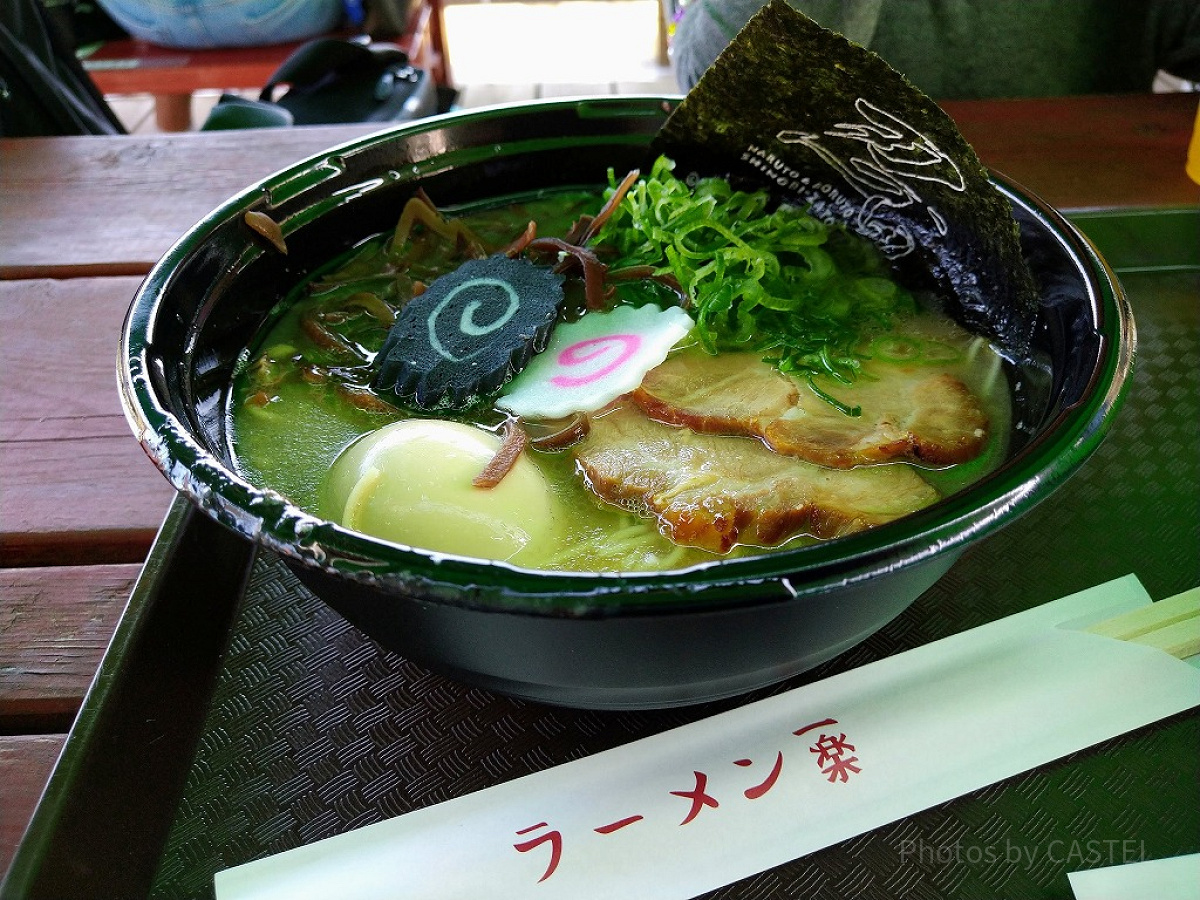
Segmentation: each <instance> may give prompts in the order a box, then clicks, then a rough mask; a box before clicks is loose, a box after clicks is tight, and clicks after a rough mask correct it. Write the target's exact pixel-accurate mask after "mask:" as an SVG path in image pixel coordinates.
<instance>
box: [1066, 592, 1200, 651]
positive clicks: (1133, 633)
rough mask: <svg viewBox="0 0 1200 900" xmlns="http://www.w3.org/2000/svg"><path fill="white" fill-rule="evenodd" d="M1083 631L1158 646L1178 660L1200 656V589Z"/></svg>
mask: <svg viewBox="0 0 1200 900" xmlns="http://www.w3.org/2000/svg"><path fill="white" fill-rule="evenodd" d="M1084 631H1088V632H1091V633H1092V634H1099V635H1103V636H1104V637H1111V638H1116V639H1117V640H1120V641H1133V642H1134V643H1138V644H1146V645H1147V646H1150V647H1156V648H1158V649H1159V650H1163V651H1165V652H1166V653H1170V654H1171V655H1172V656H1174V657H1175V658H1176V659H1187V658H1188V657H1189V656H1195V655H1196V654H1198V653H1200V587H1194V588H1192V589H1191V590H1190V591H1184V592H1183V593H1182V594H1176V595H1175V596H1174V597H1168V598H1166V599H1165V600H1159V601H1158V602H1157V603H1151V604H1150V605H1149V606H1143V607H1141V608H1139V609H1135V610H1132V611H1130V612H1127V613H1123V614H1122V615H1119V616H1114V617H1113V618H1111V619H1105V620H1104V621H1103V622H1097V623H1096V624H1095V625H1092V626H1091V627H1090V628H1085V629H1084Z"/></svg>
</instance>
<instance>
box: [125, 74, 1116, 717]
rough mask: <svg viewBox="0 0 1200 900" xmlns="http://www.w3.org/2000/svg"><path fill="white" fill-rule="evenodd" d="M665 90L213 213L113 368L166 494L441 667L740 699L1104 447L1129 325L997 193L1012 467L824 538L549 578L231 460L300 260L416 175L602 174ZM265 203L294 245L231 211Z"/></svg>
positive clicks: (474, 136) (650, 128) (511, 178)
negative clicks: (256, 361) (1029, 300)
mask: <svg viewBox="0 0 1200 900" xmlns="http://www.w3.org/2000/svg"><path fill="white" fill-rule="evenodd" d="M672 102H673V101H671V100H664V99H662V98H602V99H589V100H582V101H581V100H573V101H559V102H548V103H542V104H532V105H523V106H516V107H505V108H495V109H490V110H482V111H476V112H468V113H463V114H456V115H451V116H446V117H441V118H438V119H433V120H428V121H426V122H423V123H418V124H415V125H410V126H406V127H401V128H397V129H395V130H392V131H386V132H382V133H380V134H377V135H373V136H370V137H366V138H363V139H362V140H359V141H355V142H353V143H349V144H346V145H343V146H340V147H337V148H334V149H332V150H330V151H329V152H327V153H324V154H321V155H320V156H316V157H313V158H311V159H309V160H307V161H305V162H302V163H299V164H297V165H295V166H292V167H290V168H288V169H286V170H284V171H282V172H280V173H278V174H276V175H273V176H271V177H270V178H267V179H266V180H265V181H263V182H261V183H259V184H257V185H254V186H252V187H250V188H248V189H247V190H245V191H244V192H242V193H241V194H239V195H238V196H236V197H234V198H233V199H231V200H230V201H228V202H227V203H225V204H224V205H222V206H221V207H220V208H218V209H216V210H214V211H213V212H212V213H211V214H210V215H209V216H207V217H206V218H205V219H204V220H203V221H202V222H200V223H199V224H198V225H197V226H196V227H195V228H193V229H192V230H191V231H189V232H188V233H187V234H186V235H185V236H184V237H183V238H182V239H181V240H180V241H179V242H178V243H177V244H176V245H175V246H174V247H173V248H172V249H171V250H170V251H169V252H168V253H167V255H166V256H165V257H164V258H163V259H162V260H161V261H160V262H159V264H158V265H157V266H155V268H154V269H153V271H152V272H151V273H150V275H149V276H148V277H147V279H146V281H145V283H144V284H143V285H142V287H141V288H140V290H139V291H138V294H137V297H136V298H135V300H134V302H133V306H132V308H131V309H130V312H129V316H128V319H127V321H126V325H125V331H124V335H123V342H122V348H121V359H120V363H119V369H120V381H121V394H122V400H123V402H124V406H125V410H126V414H127V417H128V418H129V421H130V423H131V426H132V428H133V430H134V432H135V433H136V435H137V436H138V438H139V440H140V441H141V443H142V445H143V446H144V448H145V449H146V452H147V453H148V454H149V455H150V457H151V458H152V459H153V460H154V461H155V462H156V463H157V464H158V465H159V467H160V468H161V469H162V471H163V473H164V474H165V475H166V476H167V478H168V479H170V481H171V482H172V483H173V484H174V485H175V487H176V488H177V489H178V490H180V491H181V492H183V493H184V494H185V495H186V496H188V497H189V498H190V499H191V500H192V501H193V502H195V503H196V504H197V505H198V506H199V507H200V508H201V509H202V510H204V511H205V512H206V513H207V514H208V515H210V516H212V517H213V518H215V519H217V520H218V521H220V522H223V523H225V524H226V525H228V526H229V527H231V528H233V529H235V530H236V531H238V532H240V533H242V534H244V535H245V536H246V537H247V538H249V539H251V540H253V541H256V542H257V543H258V544H260V545H262V546H264V547H267V548H269V549H270V550H272V551H274V552H276V553H278V554H279V555H280V556H281V557H282V558H283V559H284V560H285V561H286V563H287V564H288V565H289V566H291V567H292V568H293V569H294V570H295V572H296V573H297V575H298V576H299V578H300V579H301V580H302V581H303V583H304V584H306V585H307V586H308V587H310V588H311V589H312V590H313V591H314V592H315V593H316V594H317V595H318V596H320V597H321V598H323V599H324V600H325V601H326V602H327V603H329V604H330V605H331V606H333V607H334V608H335V609H337V610H338V611H340V612H341V613H342V614H343V615H344V616H345V617H346V618H347V619H349V620H350V621H351V622H352V623H354V624H355V625H357V626H358V627H360V628H361V629H362V630H363V631H364V632H366V633H367V634H369V635H371V636H372V637H373V638H375V639H376V640H378V641H379V642H380V643H381V644H383V645H385V646H387V647H389V648H392V649H394V650H396V651H399V652H400V653H402V654H404V655H407V656H409V657H411V658H413V659H414V660H416V661H418V662H421V663H423V664H425V665H428V666H429V667H431V668H434V669H436V670H439V671H442V672H444V673H446V674H449V675H451V676H452V677H456V678H459V679H461V680H463V681H467V682H470V683H473V684H478V685H482V686H485V687H488V688H492V689H495V690H497V691H501V692H505V693H510V694H514V695H518V696H522V697H528V698H533V699H538V700H544V701H547V702H551V703H558V704H566V705H574V706H585V707H601V708H619V707H656V706H670V705H678V704H686V703H694V702H700V701H705V700H712V699H716V698H720V697H726V696H730V695H734V694H737V693H741V692H744V691H747V690H750V689H751V688H755V687H758V686H761V685H765V684H769V683H772V682H775V681H778V680H780V679H783V678H786V677H788V676H790V675H793V674H795V673H797V672H801V671H803V670H805V669H807V668H809V667H811V666H814V665H816V664H817V663H820V662H822V661H824V660H826V659H829V658H830V657H832V656H834V655H835V654H837V653H839V652H840V651H842V650H845V649H846V648H848V647H850V646H852V645H854V644H855V643H857V642H859V641H861V640H863V639H864V638H865V637H867V636H868V635H870V634H871V633H872V632H874V631H875V630H877V629H878V628H880V627H881V626H882V625H884V624H885V623H886V622H888V621H889V620H890V619H892V618H893V617H894V616H895V615H897V614H898V613H899V612H900V611H901V610H903V609H904V608H905V607H906V606H908V605H909V604H910V603H911V602H912V601H913V600H914V599H916V597H917V596H918V595H920V594H921V593H922V592H923V591H924V590H925V589H926V588H928V587H929V586H930V585H932V584H933V583H934V582H935V581H936V580H937V579H938V578H939V577H941V575H942V574H943V573H945V572H946V570H947V569H948V568H949V567H950V566H951V565H952V564H953V563H954V561H955V559H956V558H957V557H958V556H959V554H960V553H961V552H962V551H963V549H964V548H966V547H967V546H968V545H969V544H970V543H972V542H974V541H977V540H979V539H981V538H983V537H985V536H987V535H989V534H991V533H992V532H994V531H995V530H996V529H998V528H1001V527H1003V526H1004V525H1005V524H1007V523H1008V522H1011V521H1012V520H1013V519H1015V518H1016V517H1018V516H1020V515H1021V514H1023V513H1024V512H1026V511H1028V510H1029V509H1031V508H1032V507H1033V506H1034V505H1035V504H1037V503H1038V502H1040V501H1041V500H1043V499H1044V498H1045V497H1046V496H1047V495H1049V494H1050V493H1051V492H1052V491H1053V490H1054V489H1055V488H1056V487H1057V486H1059V485H1060V484H1061V483H1062V482H1063V481H1064V479H1066V478H1067V477H1069V476H1070V475H1071V474H1072V473H1073V472H1074V471H1075V470H1076V469H1077V468H1078V467H1079V465H1080V464H1081V463H1082V462H1083V461H1084V459H1086V458H1087V456H1088V455H1089V454H1090V453H1091V452H1092V451H1093V450H1094V449H1095V448H1096V446H1097V445H1098V443H1099V442H1100V440H1101V437H1102V435H1103V434H1104V432H1105V431H1106V428H1107V425H1108V423H1109V421H1110V419H1111V417H1112V415H1113V413H1114V411H1115V409H1116V407H1117V406H1118V404H1119V401H1120V399H1121V397H1122V395H1123V391H1124V385H1125V383H1126V378H1127V376H1128V374H1129V369H1130V365H1131V360H1132V354H1133V347H1134V334H1133V322H1132V319H1131V316H1130V312H1129V309H1128V307H1127V305H1126V303H1125V300H1124V298H1123V296H1122V294H1121V292H1120V290H1119V288H1118V286H1117V284H1116V281H1115V279H1114V278H1113V276H1112V274H1111V273H1110V272H1109V270H1108V268H1107V267H1106V266H1105V264H1104V263H1103V262H1102V261H1101V260H1100V259H1099V257H1098V256H1097V255H1096V253H1095V252H1094V250H1093V249H1092V248H1091V246H1090V245H1089V244H1088V243H1087V242H1086V241H1085V240H1084V239H1083V238H1082V237H1081V236H1080V235H1079V234H1078V232H1077V231H1076V230H1075V229H1074V228H1073V227H1072V226H1071V225H1070V224H1068V223H1067V222H1066V221H1065V220H1064V219H1063V218H1062V217H1061V216H1059V215H1058V214H1057V213H1055V212H1054V211H1052V210H1050V209H1049V208H1047V207H1046V206H1045V205H1044V204H1043V203H1041V202H1039V201H1038V200H1037V199H1035V198H1033V197H1030V196H1028V195H1027V194H1025V193H1024V192H1022V191H1020V190H1019V189H1017V188H1015V187H1013V186H1012V185H1010V184H1007V183H1006V182H1005V181H1004V180H1003V179H1001V178H998V177H997V178H996V179H995V180H996V184H997V186H998V187H999V189H1000V190H1001V191H1002V192H1003V193H1004V194H1005V195H1006V196H1007V197H1008V198H1009V199H1010V200H1011V202H1012V205H1013V208H1014V211H1015V213H1016V216H1017V218H1018V220H1019V222H1020V225H1021V229H1022V236H1023V241H1024V245H1025V249H1026V253H1027V256H1028V258H1029V261H1030V265H1031V266H1032V268H1033V270H1034V272H1035V275H1036V277H1037V280H1038V283H1039V285H1040V287H1041V299H1042V308H1041V313H1040V321H1039V326H1038V329H1037V336H1036V355H1035V359H1036V362H1035V363H1033V364H1030V365H1028V366H1024V367H1021V368H1020V369H1014V370H1013V371H1012V372H1010V373H1009V377H1010V383H1011V386H1012V389H1013V392H1014V394H1013V396H1014V404H1015V415H1014V427H1013V433H1012V438H1011V445H1012V449H1011V453H1010V455H1009V458H1008V460H1007V461H1006V462H1005V463H1004V464H1003V466H1002V467H1000V468H999V469H998V470H997V471H996V472H994V473H993V474H992V475H990V476H989V477H987V478H985V479H984V480H982V481H981V482H979V483H977V484H975V485H974V486H973V487H971V488H970V489H969V490H967V491H964V492H962V493H960V494H957V495H955V496H952V497H950V498H948V499H946V500H943V501H941V502H939V503H938V504H936V505H934V506H932V507H930V508H928V509H925V510H923V511H921V512H919V513H917V514H915V515H912V516H909V517H907V518H904V519H902V520H899V521H897V522H894V523H890V524H888V525H885V526H882V527H879V528H877V529H874V530H871V531H868V532H866V533H863V534H858V535H855V536H852V537H847V538H843V539H840V540H837V541H833V542H829V543H827V544H824V545H820V546H811V547H805V548H801V549H796V550H792V551H787V552H781V553H775V554H769V555H764V556H760V557H751V558H745V559H737V560H722V561H718V562H713V563H708V564H705V565H701V566H697V567H693V568H690V569H685V570H678V571H668V572H661V573H653V574H621V575H614V574H595V573H548V572H535V571H530V570H524V569H519V568H516V567H513V566H511V565H507V564H504V563H496V562H485V561H480V560H474V559H465V558H458V557H453V556H447V555H443V554H435V553H431V552H427V551H423V550H419V549H413V548H409V547H403V546H399V545H396V544H391V543H388V542H385V541H380V540H375V539H372V538H369V537H366V536H364V535H361V534H357V533H354V532H350V531H348V530H346V529H344V528H342V527H340V526H337V525H334V524H333V523H331V522H328V521H324V520H321V519H318V518H314V517H313V516H311V515H308V514H306V513H304V512H301V511H300V510H299V509H297V508H296V507H295V506H293V505H291V504H290V503H289V502H288V501H287V500H286V499H285V498H283V497H281V496H279V495H278V494H275V493H273V492H270V491H266V490H262V489H260V488H259V487H256V486H255V485H252V484H249V483H247V482H246V481H245V480H243V479H242V478H241V477H239V476H238V475H237V474H236V473H235V472H234V471H233V470H232V469H231V467H230V464H229V454H228V451H227V443H226V441H227V436H226V433H225V419H224V410H225V404H226V395H227V391H228V388H229V384H230V381H231V377H232V374H233V371H234V367H235V364H236V363H237V361H238V358H239V355H240V354H241V353H242V352H243V350H244V349H245V348H246V347H247V346H249V345H251V344H252V343H253V342H254V340H255V337H256V335H257V334H258V332H259V330H260V328H261V327H262V326H263V324H264V322H265V321H266V320H267V319H268V317H269V314H270V313H271V310H272V308H273V307H274V306H275V305H276V304H277V303H278V302H279V301H280V300H281V298H283V297H284V295H285V294H286V293H287V292H288V290H289V289H290V288H291V287H292V286H293V285H295V284H296V283H297V282H298V281H300V280H301V279H303V278H304V277H305V276H306V275H307V274H308V273H309V272H310V271H311V270H312V269H314V268H315V267H317V266H318V265H319V264H321V263H323V262H325V261H326V260H329V259H330V258H332V257H333V256H334V255H336V254H338V253H339V252H341V251H342V250H344V249H346V248H348V247H349V246H350V245H352V244H354V243H355V242H357V241H358V240H360V239H362V238H363V237H365V236H367V235H369V234H373V233H376V232H380V231H384V230H390V229H391V228H392V227H393V226H394V223H395V220H396V217H397V215H398V211H399V209H400V208H401V206H402V205H403V202H404V200H405V199H407V198H408V196H410V195H411V194H412V192H413V191H414V190H415V189H416V188H417V187H418V186H423V187H425V188H426V189H427V190H428V192H429V194H430V195H431V196H433V197H436V198H438V202H439V203H440V204H446V205H450V204H454V203H459V202H465V201H469V200H476V199H480V198H485V197H490V196H499V195H506V194H510V193H513V192H518V191H522V190H528V189H533V188H539V187H552V186H559V185H564V186H565V185H599V184H602V183H604V181H605V178H606V173H607V170H608V169H609V167H613V168H615V169H616V170H617V171H619V172H623V171H625V170H627V169H628V168H632V167H633V166H635V165H642V164H644V162H645V155H646V151H647V146H648V144H649V141H650V139H651V137H652V136H653V135H654V134H655V133H656V132H657V130H658V129H659V127H660V126H661V124H662V122H663V120H664V118H665V116H666V114H667V111H668V110H669V108H670V106H671V103H672ZM251 209H254V210H263V211H266V212H268V213H269V214H270V215H271V217H272V218H274V219H276V220H277V221H279V222H281V223H282V227H283V231H284V232H285V233H286V236H287V243H288V247H289V253H288V254H287V255H286V256H283V255H281V254H279V253H277V252H274V251H271V250H268V249H265V248H264V244H263V242H262V241H261V240H260V239H257V238H256V236H255V235H254V234H253V233H252V232H251V231H250V229H249V228H247V227H246V225H245V224H244V222H243V214H244V213H245V212H246V211H247V210H251Z"/></svg>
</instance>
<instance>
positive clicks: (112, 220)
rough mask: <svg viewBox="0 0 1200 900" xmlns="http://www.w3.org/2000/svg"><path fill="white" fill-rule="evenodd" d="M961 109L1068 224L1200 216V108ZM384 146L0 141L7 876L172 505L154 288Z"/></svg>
mask: <svg viewBox="0 0 1200 900" xmlns="http://www.w3.org/2000/svg"><path fill="white" fill-rule="evenodd" d="M946 108H947V110H948V111H949V112H950V114H951V115H952V116H953V117H954V118H955V119H956V121H957V122H958V123H959V125H960V127H961V128H962V130H963V132H964V134H965V135H966V137H967V139H968V140H969V141H970V142H971V143H972V144H973V145H974V146H975V147H976V149H977V150H978V151H979V154H980V156H981V157H982V158H983V160H984V161H985V163H987V164H988V165H990V166H991V167H993V168H994V169H996V170H998V171H1000V172H1003V173H1004V174H1005V175H1007V176H1009V177H1010V178H1012V179H1013V180H1015V181H1016V182H1018V183H1020V184H1022V185H1023V186H1025V187H1026V188H1028V189H1029V190H1031V191H1033V192H1035V193H1037V194H1040V195H1041V196H1042V197H1044V198H1045V199H1046V200H1048V201H1049V202H1050V203H1052V204H1054V205H1056V206H1058V207H1060V208H1062V209H1066V210H1080V209H1113V208H1122V209H1129V208H1134V209H1137V208H1163V207H1168V208H1171V207H1189V208H1195V207H1197V206H1200V187H1198V186H1197V185H1196V184H1194V183H1192V182H1191V181H1189V180H1188V179H1187V178H1186V176H1185V175H1184V169H1183V165H1184V158H1185V154H1186V149H1187V144H1188V139H1189V136H1190V135H1191V131H1192V127H1193V122H1194V120H1195V117H1196V109H1197V97H1196V95H1190V96H1189V95H1155V96H1136V97H1083V98H1075V99H1063V100H1030V101H1005V102H963V103H953V104H947V107H946ZM369 131H370V129H369V128H368V127H365V126H338V127H315V128H300V129H273V130H267V131H263V132H254V133H252V134H247V133H238V132H211V133H180V134H171V135H159V136H148V137H67V138H32V139H10V140H2V141H0V873H2V872H4V871H5V870H6V869H7V867H8V864H9V860H10V858H11V855H12V853H13V851H14V848H15V845H16V843H17V842H18V841H19V839H20V837H21V834H22V831H23V829H24V827H25V824H26V822H27V821H28V818H29V816H30V814H31V812H32V810H33V808H34V806H35V804H36V802H37V799H38V796H39V793H40V791H41V789H42V787H43V785H44V784H45V782H46V779H47V777H48V775H49V773H50V770H51V768H52V766H53V764H54V760H55V758H56V755H57V753H58V751H59V749H60V747H61V745H62V742H63V740H64V736H65V733H66V732H67V730H68V729H69V728H70V726H71V722H72V719H73V716H74V715H75V713H76V711H77V710H78V708H79V705H80V703H81V700H82V697H83V695H84V693H85V691H86V690H87V688H88V686H89V683H90V681H91V679H92V677H93V675H94V673H95V671H96V668H97V665H98V663H99V661H100V658H101V656H102V654H103V652H104V650H105V647H106V644H107V642H108V640H109V638H110V637H111V635H112V632H113V628H114V626H115V623H116V621H117V619H118V617H119V616H120V613H121V611H122V608H123V605H124V602H125V600H126V598H127V597H128V594H129V591H130V587H131V585H132V583H133V582H134V580H135V578H136V577H137V574H138V572H139V568H140V564H141V563H142V562H143V560H144V559H145V557H146V554H147V552H148V549H149V547H150V545H151V542H152V541H153V538H154V536H155V533H156V531H157V529H158V527H159V525H160V523H161V521H162V518H163V516H164V514H165V513H166V511H167V508H168V505H169V502H170V500H171V497H172V490H171V489H170V487H169V486H168V485H167V483H166V481H165V480H164V479H163V478H162V476H161V475H160V474H159V473H158V472H157V470H156V469H155V468H154V466H153V465H152V464H151V463H150V462H149V461H148V460H147V459H145V457H144V456H143V454H142V451H141V449H140V448H139V446H138V444H137V442H136V441H135V440H134V439H133V438H132V436H131V435H130V433H129V431H128V428H127V426H126V424H125V421H124V418H123V416H122V414H121V410H120V406H119V403H118V399H117V393H116V383H115V378H114V375H113V361H114V357H115V356H116V351H117V339H118V333H119V330H120V325H121V320H122V316H123V314H124V311H125V308H126V306H127V304H128V302H129V300H130V298H131V296H132V294H133V292H134V291H135V289H136V287H137V285H138V283H139V277H140V276H141V275H143V274H144V273H145V272H146V271H148V270H149V268H150V267H151V265H152V264H153V263H154V262H155V261H156V260H157V259H158V258H159V256H160V255H161V254H162V253H163V252H164V251H165V250H167V248H168V247H169V246H170V244H171V242H172V241H173V240H174V239H175V238H176V237H178V236H179V235H180V234H181V233H182V232H183V231H184V230H186V229H187V228H188V227H189V226H190V225H191V224H192V223H193V222H195V221H196V220H197V219H199V218H200V217H201V216H202V215H203V214H204V213H206V212H207V211H208V210H210V209H211V208H213V207H214V206H216V205H217V204H218V203H219V202H220V201H222V200H224V199H225V198H226V197H228V196H229V195H231V194H233V193H234V192H236V191H237V190H239V189H240V188H242V187H244V186H245V185H247V184H249V183H252V182H254V181H256V180H258V179H259V178H261V177H263V176H265V175H267V174H269V173H270V172H272V171H274V170H276V169H279V168H282V167H284V166H286V165H288V164H290V163H292V162H294V161H296V160H298V159H301V158H303V157H304V156H306V155H309V154H312V153H315V152H317V151H320V150H322V149H324V148H326V147H328V146H331V145H333V144H335V143H339V142H341V141H344V140H349V139H351V138H354V137H357V136H359V135H362V134H365V133H368V132H369Z"/></svg>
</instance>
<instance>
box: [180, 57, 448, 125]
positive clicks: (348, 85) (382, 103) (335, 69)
mask: <svg viewBox="0 0 1200 900" xmlns="http://www.w3.org/2000/svg"><path fill="white" fill-rule="evenodd" d="M285 86H286V90H285V91H284V93H282V94H281V95H280V96H279V97H276V96H275V95H276V93H277V92H278V91H279V90H280V89H281V88H283V87H285ZM437 112H438V93H437V88H436V85H435V84H434V83H433V79H432V78H431V77H430V76H429V73H428V72H424V71H422V70H420V69H415V68H413V67H412V66H411V65H409V63H408V57H407V56H406V55H405V54H404V51H402V50H401V49H400V48H399V47H397V46H395V45H394V44H375V43H364V42H359V41H354V40H340V39H337V38H317V39H316V40H312V41H308V42H307V43H305V44H302V45H301V46H299V47H297V48H296V49H295V50H294V51H292V54H291V55H290V56H289V57H288V58H287V59H285V60H284V61H283V62H282V63H280V65H279V68H278V69H276V70H275V74H273V75H272V76H271V79H270V81H268V82H267V85H266V86H265V87H264V88H263V89H262V93H261V94H260V95H259V98H258V100H257V101H253V100H245V99H239V98H237V97H235V96H228V95H227V96H224V97H222V98H221V101H220V102H219V103H218V104H217V105H216V106H215V107H214V108H213V111H212V113H211V114H210V116H209V119H208V121H206V122H205V123H204V128H205V129H206V130H212V129H216V128H260V127H266V126H272V125H288V124H293V125H333V124H341V123H348V122H381V123H382V122H403V121H411V120H413V119H420V118H424V117H425V116H432V115H434V114H435V113H437Z"/></svg>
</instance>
